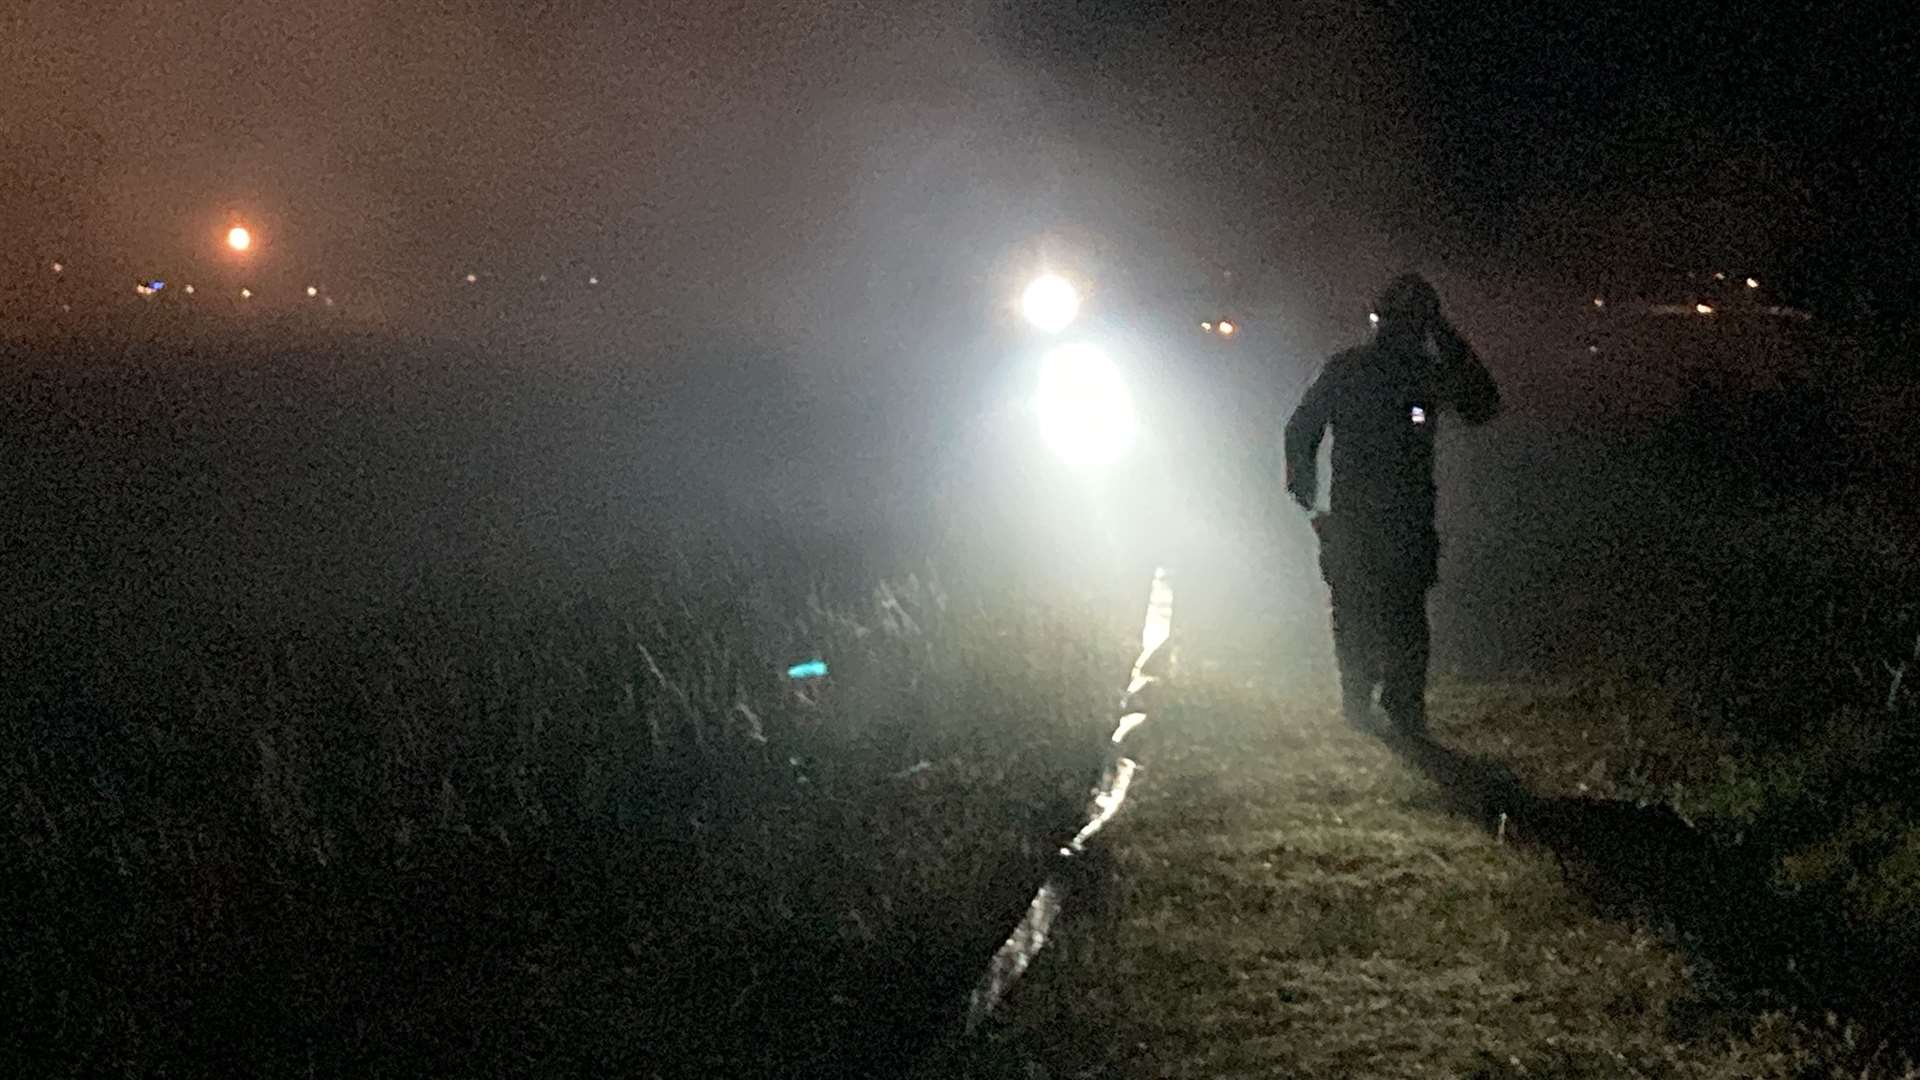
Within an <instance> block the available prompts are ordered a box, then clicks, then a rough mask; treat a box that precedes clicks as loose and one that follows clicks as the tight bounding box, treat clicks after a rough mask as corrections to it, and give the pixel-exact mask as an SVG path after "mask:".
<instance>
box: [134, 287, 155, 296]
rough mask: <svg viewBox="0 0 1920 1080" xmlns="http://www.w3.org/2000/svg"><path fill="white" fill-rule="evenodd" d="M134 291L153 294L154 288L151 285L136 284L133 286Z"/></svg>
mask: <svg viewBox="0 0 1920 1080" xmlns="http://www.w3.org/2000/svg"><path fill="white" fill-rule="evenodd" d="M133 291H134V292H137V293H139V294H140V295H141V296H152V295H153V289H152V288H151V287H150V286H146V285H135V286H134V287H133Z"/></svg>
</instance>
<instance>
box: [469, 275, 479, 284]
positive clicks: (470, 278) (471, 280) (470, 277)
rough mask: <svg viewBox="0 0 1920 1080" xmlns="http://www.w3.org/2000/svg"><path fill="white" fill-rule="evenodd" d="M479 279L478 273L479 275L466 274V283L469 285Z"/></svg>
mask: <svg viewBox="0 0 1920 1080" xmlns="http://www.w3.org/2000/svg"><path fill="white" fill-rule="evenodd" d="M479 280H480V275H479V274H468V275H467V284H469V285H471V284H473V283H474V282H476V281H479Z"/></svg>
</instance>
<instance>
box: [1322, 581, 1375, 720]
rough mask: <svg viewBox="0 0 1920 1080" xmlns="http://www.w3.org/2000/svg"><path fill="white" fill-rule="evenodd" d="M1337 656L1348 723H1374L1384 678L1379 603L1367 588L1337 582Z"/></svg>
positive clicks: (1334, 590)
mask: <svg viewBox="0 0 1920 1080" xmlns="http://www.w3.org/2000/svg"><path fill="white" fill-rule="evenodd" d="M1330 591H1331V596H1332V599H1333V657H1334V660H1335V662H1337V663H1338V664H1339V666H1340V710H1341V712H1342V714H1343V715H1345V716H1346V718H1347V723H1349V724H1352V725H1353V726H1354V727H1356V728H1361V729H1367V728H1370V727H1371V726H1372V724H1373V688H1374V686H1375V685H1376V684H1378V683H1379V681H1380V663H1379V656H1380V647H1379V641H1380V630H1379V612H1378V610H1377V609H1378V606H1379V605H1378V604H1376V603H1372V602H1371V601H1372V599H1373V598H1372V597H1371V595H1370V594H1369V592H1368V591H1367V590H1364V589H1359V588H1354V587H1353V586H1351V585H1347V586H1344V587H1342V586H1338V585H1336V586H1333V587H1332V589H1331V590H1330Z"/></svg>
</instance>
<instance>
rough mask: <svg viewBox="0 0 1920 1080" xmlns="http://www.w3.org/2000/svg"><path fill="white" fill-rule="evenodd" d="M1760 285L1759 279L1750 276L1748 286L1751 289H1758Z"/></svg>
mask: <svg viewBox="0 0 1920 1080" xmlns="http://www.w3.org/2000/svg"><path fill="white" fill-rule="evenodd" d="M1759 287H1760V283H1759V282H1758V281H1756V280H1754V279H1753V278H1748V279H1747V288H1749V289H1757V288H1759Z"/></svg>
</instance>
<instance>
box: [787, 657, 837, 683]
mask: <svg viewBox="0 0 1920 1080" xmlns="http://www.w3.org/2000/svg"><path fill="white" fill-rule="evenodd" d="M826 675H827V662H826V661H825V660H808V661H807V662H806V663H804V664H795V665H793V666H792V667H790V668H788V669H787V678H789V679H823V678H826Z"/></svg>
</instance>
